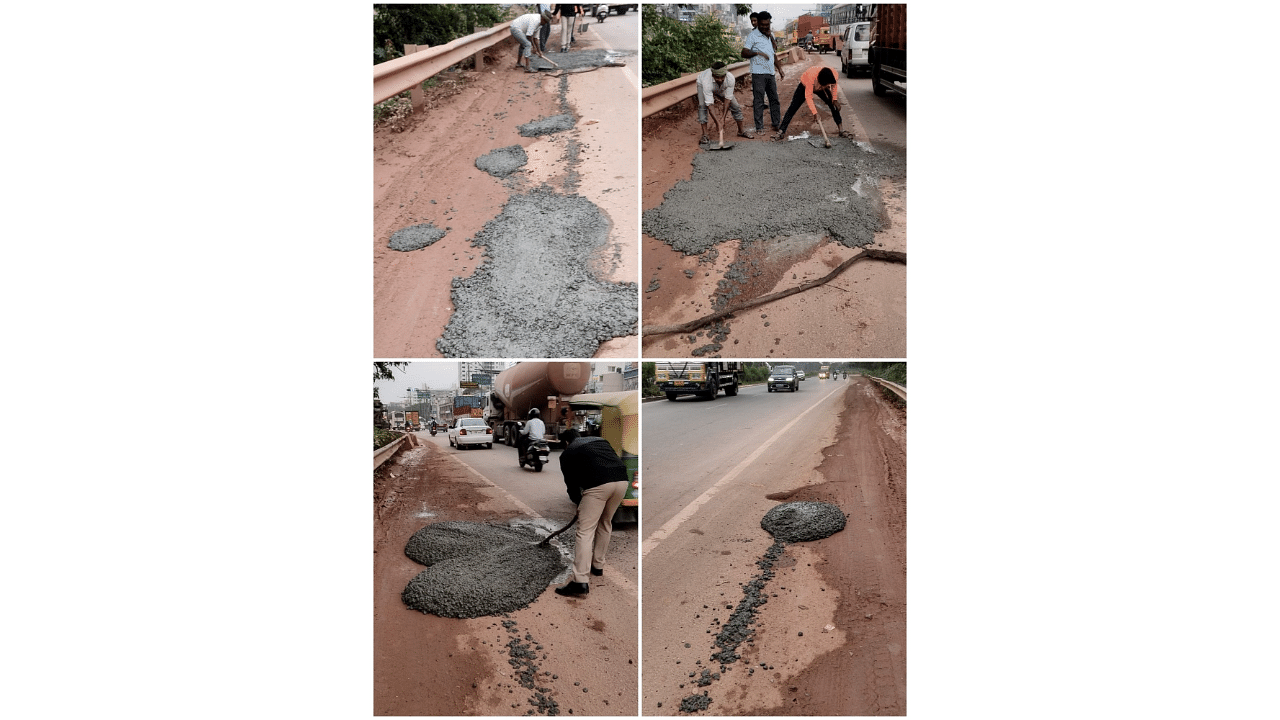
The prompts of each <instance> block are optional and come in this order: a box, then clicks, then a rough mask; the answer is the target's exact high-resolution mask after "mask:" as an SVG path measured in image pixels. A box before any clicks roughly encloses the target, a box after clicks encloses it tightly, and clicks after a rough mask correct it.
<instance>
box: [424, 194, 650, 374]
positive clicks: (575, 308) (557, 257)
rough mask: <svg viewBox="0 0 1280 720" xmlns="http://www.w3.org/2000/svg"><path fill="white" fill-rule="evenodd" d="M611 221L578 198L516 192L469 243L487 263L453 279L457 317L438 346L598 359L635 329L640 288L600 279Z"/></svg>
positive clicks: (451, 353)
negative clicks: (596, 264) (595, 259)
mask: <svg viewBox="0 0 1280 720" xmlns="http://www.w3.org/2000/svg"><path fill="white" fill-rule="evenodd" d="M608 235H609V220H608V218H607V217H605V215H604V213H603V212H601V211H600V208H598V207H596V206H595V204H593V203H592V202H591V201H589V200H587V199H586V198H583V197H580V196H578V195H557V194H555V193H554V192H551V191H550V190H548V189H539V190H535V191H533V192H530V193H528V194H525V195H513V196H511V199H510V200H509V201H508V202H507V205H506V207H505V208H503V211H502V214H500V215H499V216H498V217H496V218H494V219H493V220H491V221H489V222H488V223H487V224H486V225H485V226H484V228H483V229H481V231H480V232H479V233H477V234H476V236H475V238H473V239H472V241H471V244H472V245H475V246H477V247H483V248H485V251H484V252H485V263H484V264H483V265H481V266H480V268H479V269H477V270H476V272H475V274H474V275H472V276H471V277H469V278H465V279H464V278H455V279H454V281H453V305H454V308H455V310H454V313H453V316H452V317H451V318H450V319H449V323H448V324H447V325H446V326H445V329H444V333H443V334H442V336H441V338H440V339H439V340H437V341H436V348H437V349H438V350H439V351H440V352H441V354H443V355H444V356H445V357H525V358H559V357H591V356H592V355H594V354H595V352H596V350H597V349H598V348H599V347H600V343H602V342H604V341H606V340H608V339H610V338H613V337H618V336H622V335H630V334H633V333H635V331H636V323H637V317H638V310H639V293H638V290H639V288H638V286H637V285H636V284H635V283H613V282H606V281H602V280H599V279H597V278H596V277H595V275H594V273H592V272H591V270H590V268H589V261H590V259H591V255H592V253H593V252H595V251H596V250H597V249H598V248H600V247H603V246H604V245H605V243H606V242H607V240H608Z"/></svg>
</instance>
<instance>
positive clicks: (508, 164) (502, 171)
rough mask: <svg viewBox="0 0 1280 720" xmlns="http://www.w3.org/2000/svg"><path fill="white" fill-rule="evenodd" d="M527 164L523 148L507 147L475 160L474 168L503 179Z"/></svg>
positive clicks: (527, 160) (527, 158)
mask: <svg viewBox="0 0 1280 720" xmlns="http://www.w3.org/2000/svg"><path fill="white" fill-rule="evenodd" d="M528 162H529V156H528V154H526V153H525V151H524V148H523V147H520V146H519V145H509V146H507V147H504V148H498V149H497V150H494V151H492V152H490V153H489V154H487V155H481V156H480V157H478V158H476V167H478V168H480V169H481V170H483V171H485V172H487V173H489V174H490V175H493V176H494V177H501V178H504V177H506V176H508V175H510V174H511V173H513V172H515V171H517V170H519V169H520V168H522V167H524V166H525V164H526V163H528Z"/></svg>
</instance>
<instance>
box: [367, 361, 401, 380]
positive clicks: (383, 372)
mask: <svg viewBox="0 0 1280 720" xmlns="http://www.w3.org/2000/svg"><path fill="white" fill-rule="evenodd" d="M407 367H409V363H407V362H376V363H374V364H373V381H374V382H378V381H379V380H395V379H396V375H395V372H396V371H397V370H404V369H405V368H407Z"/></svg>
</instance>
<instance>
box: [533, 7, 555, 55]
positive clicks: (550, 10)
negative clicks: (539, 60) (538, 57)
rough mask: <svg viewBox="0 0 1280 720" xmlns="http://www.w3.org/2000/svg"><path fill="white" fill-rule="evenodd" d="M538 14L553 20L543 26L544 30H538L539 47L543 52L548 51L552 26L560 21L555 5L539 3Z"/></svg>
mask: <svg viewBox="0 0 1280 720" xmlns="http://www.w3.org/2000/svg"><path fill="white" fill-rule="evenodd" d="M538 12H539V13H540V14H543V15H546V16H548V17H550V18H551V19H550V20H548V21H547V22H545V23H543V24H542V28H541V29H539V30H538V47H539V48H541V49H542V52H546V51H547V41H548V40H550V39H551V24H552V23H554V22H555V21H556V20H559V19H560V16H559V15H558V14H556V5H555V3H538Z"/></svg>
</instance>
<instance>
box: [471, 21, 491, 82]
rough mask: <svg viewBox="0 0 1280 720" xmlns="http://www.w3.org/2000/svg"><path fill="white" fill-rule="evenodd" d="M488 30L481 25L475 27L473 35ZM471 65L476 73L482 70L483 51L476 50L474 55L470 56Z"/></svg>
mask: <svg viewBox="0 0 1280 720" xmlns="http://www.w3.org/2000/svg"><path fill="white" fill-rule="evenodd" d="M488 29H489V28H487V27H484V26H482V25H476V27H475V30H474V34H479V33H480V31H481V30H488ZM471 63H472V65H474V66H475V70H476V71H477V72H479V71H481V70H484V50H477V51H476V54H475V55H472V56H471Z"/></svg>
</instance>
